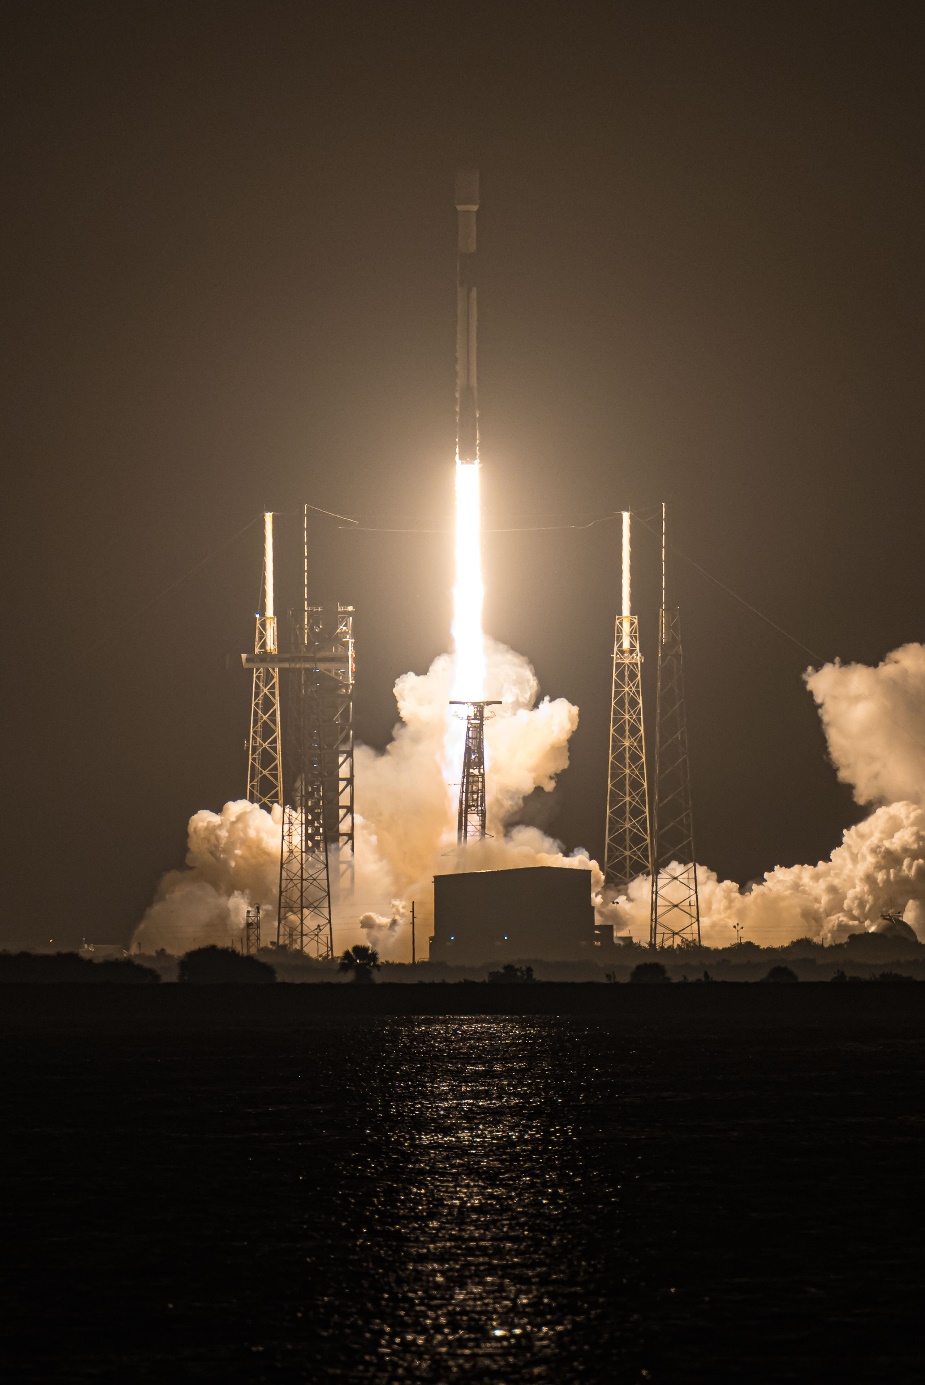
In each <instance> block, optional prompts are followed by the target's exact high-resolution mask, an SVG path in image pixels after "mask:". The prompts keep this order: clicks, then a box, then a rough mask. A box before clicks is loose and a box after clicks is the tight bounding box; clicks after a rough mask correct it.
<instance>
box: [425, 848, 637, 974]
mask: <svg viewBox="0 0 925 1385" xmlns="http://www.w3.org/2000/svg"><path fill="white" fill-rule="evenodd" d="M610 931H611V943H612V930H610ZM598 941H599V939H598V938H597V936H596V930H595V926H594V907H593V905H592V903H591V872H590V871H589V870H571V869H568V868H562V867H558V866H531V867H528V868H527V869H524V870H483V871H471V872H468V873H466V874H460V875H436V876H434V934H433V937H432V938H431V940H430V959H431V961H432V962H459V963H465V964H467V965H478V964H480V963H484V962H492V963H494V962H514V961H518V960H526V961H529V960H531V959H538V960H542V961H549V962H566V961H579V960H583V959H587V960H592V959H593V958H594V956H595V946H596V943H597V942H598Z"/></svg>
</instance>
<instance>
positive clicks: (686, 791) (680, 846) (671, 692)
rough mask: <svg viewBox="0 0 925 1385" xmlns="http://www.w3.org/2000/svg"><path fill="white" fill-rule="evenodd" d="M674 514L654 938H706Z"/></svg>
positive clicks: (659, 748) (660, 725) (659, 753)
mask: <svg viewBox="0 0 925 1385" xmlns="http://www.w3.org/2000/svg"><path fill="white" fill-rule="evenodd" d="M667 552H668V520H667V511H666V507H665V506H664V505H662V608H661V618H660V621H659V640H658V698H657V702H656V709H655V823H654V829H653V833H652V843H653V850H652V897H651V913H650V926H649V944H650V946H652V947H677V946H678V945H679V944H683V943H697V944H699V943H700V897H699V894H698V890H697V856H696V853H695V851H694V818H693V812H692V809H691V775H690V762H689V760H688V754H687V709H686V706H685V701H684V664H683V659H682V653H681V613H680V611H679V610H678V607H677V606H669V605H668V585H667V579H666V574H667Z"/></svg>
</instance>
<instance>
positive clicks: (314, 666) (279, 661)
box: [242, 506, 355, 957]
mask: <svg viewBox="0 0 925 1385" xmlns="http://www.w3.org/2000/svg"><path fill="white" fill-rule="evenodd" d="M308 509H309V507H308V506H306V507H305V511H304V517H303V593H302V595H303V601H302V608H301V610H300V611H299V612H296V613H292V618H291V621H290V626H291V648H290V650H289V652H288V653H280V652H279V651H278V650H277V651H267V650H263V651H258V652H256V653H254V654H245V655H242V661H243V663H244V666H245V667H246V668H253V669H255V670H257V669H261V668H268V669H273V670H276V671H278V670H280V669H283V670H285V671H286V675H287V680H288V698H287V709H286V717H285V720H284V727H285V737H284V742H285V743H284V746H283V749H284V751H285V759H286V783H287V785H288V786H289V787H288V788H287V797H286V802H285V806H284V808H283V823H282V841H281V847H280V873H279V882H280V890H279V910H278V914H277V942H278V943H282V944H284V945H286V946H288V947H292V948H295V949H297V950H298V951H301V952H310V953H313V954H315V955H317V956H321V957H330V956H333V951H334V940H333V930H332V924H331V904H332V885H333V892H336V891H338V890H339V889H342V890H346V891H349V890H351V889H352V884H353V852H354V820H353V804H354V774H353V685H354V678H355V668H354V645H353V614H354V612H353V607H352V606H341V605H338V606H337V607H336V608H327V607H322V606H310V605H309V604H308ZM332 856H333V857H334V859H335V862H336V868H335V870H334V871H333V872H332V870H331V857H332ZM332 875H333V880H332Z"/></svg>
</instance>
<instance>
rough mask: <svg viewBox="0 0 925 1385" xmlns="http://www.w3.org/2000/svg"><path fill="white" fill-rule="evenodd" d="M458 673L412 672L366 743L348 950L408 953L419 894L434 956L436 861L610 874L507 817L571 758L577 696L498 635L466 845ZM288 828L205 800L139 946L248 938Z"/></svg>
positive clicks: (462, 866)
mask: <svg viewBox="0 0 925 1385" xmlns="http://www.w3.org/2000/svg"><path fill="white" fill-rule="evenodd" d="M452 679H453V659H452V656H451V655H449V654H442V655H440V656H439V657H438V658H436V659H435V660H434V662H433V664H432V665H431V667H430V669H429V670H428V671H427V673H425V674H415V673H406V674H403V675H402V677H401V678H399V679H398V681H397V682H396V684H395V700H396V703H397V705H398V714H399V718H400V720H399V722H398V724H397V725H396V727H395V730H394V733H393V737H392V740H391V742H390V744H389V745H388V747H387V748H386V749H385V751H383V752H381V753H380V752H378V751H375V750H372V749H370V748H369V747H368V746H362V745H360V746H357V750H356V860H355V888H354V892H353V895H352V897H351V898H349V899H340V900H337V899H335V904H334V929H335V950H336V951H338V952H340V951H342V950H343V948H345V947H348V946H350V945H352V944H354V943H357V942H368V943H372V944H374V945H375V946H376V947H377V948H379V950H380V951H381V953H382V955H383V956H384V957H395V958H400V959H402V960H404V959H405V958H406V956H410V931H409V923H410V913H409V909H410V902H411V901H412V900H414V901H415V904H416V906H417V912H418V918H419V919H420V923H421V930H420V934H419V937H420V939H421V944H422V945H421V954H422V955H425V956H426V937H427V936H429V931H430V930H429V924H430V922H431V919H432V900H433V876H434V875H436V874H442V873H445V872H453V871H458V870H488V869H499V868H506V869H514V868H518V867H523V866H532V865H561V866H570V867H575V868H581V867H584V868H585V869H588V868H589V867H590V868H592V869H593V870H594V872H595V875H594V882H595V888H596V889H599V888H600V885H601V884H602V879H601V873H600V871H599V869H598V868H597V866H596V864H595V863H593V862H591V861H590V860H589V858H588V856H587V854H586V853H585V852H583V851H578V852H576V853H574V854H573V855H571V856H566V855H564V853H563V848H562V846H561V844H560V843H559V842H557V841H554V840H553V839H552V838H551V837H548V836H547V835H546V834H545V833H543V832H541V831H540V830H539V829H538V828H536V827H527V826H523V825H518V826H514V827H513V828H511V830H510V831H507V830H506V825H507V824H508V823H509V822H511V820H512V819H513V818H514V817H515V815H516V813H517V812H518V810H519V809H520V807H521V806H522V804H523V801H524V799H525V798H526V797H527V796H528V795H529V794H530V793H532V792H533V790H534V789H537V788H538V789H541V790H545V791H546V792H551V791H552V789H553V787H554V785H555V780H556V776H557V775H558V774H559V773H560V772H561V771H562V770H563V769H565V768H566V766H567V765H568V741H569V737H570V736H571V734H572V732H573V731H574V730H575V727H576V726H577V725H578V708H577V707H574V706H572V704H571V703H569V702H567V701H566V700H565V699H564V698H558V699H556V700H554V701H550V699H549V698H543V699H542V700H541V701H539V702H538V701H537V699H538V696H539V687H538V684H537V680H536V675H535V673H534V671H533V669H532V668H531V666H530V664H529V663H528V661H527V660H526V659H525V658H524V657H523V656H522V655H520V654H516V653H515V652H514V651H513V650H511V649H508V648H507V647H506V646H504V645H502V644H499V643H497V642H496V641H493V640H487V641H486V697H489V698H498V699H500V702H501V705H500V706H498V707H495V708H493V709H492V711H493V712H494V713H495V715H494V716H492V717H491V719H490V720H489V721H488V722H487V724H486V730H485V754H486V762H487V765H488V768H489V773H488V802H487V825H488V831H489V834H490V835H489V837H488V838H486V839H485V840H484V841H480V842H470V843H468V844H467V845H466V846H465V848H463V849H461V850H460V848H458V846H457V843H456V800H457V796H458V785H455V784H453V783H452V780H451V776H452V773H453V772H454V771H455V773H456V774H457V775H458V773H459V766H460V765H461V761H462V747H463V740H464V723H463V721H462V720H461V719H459V718H457V717H451V718H450V719H449V726H448V710H449V709H448V704H449V701H450V696H451V691H450V690H451V686H452ZM448 781H449V782H448ZM280 837H281V823H280V814H279V810H274V812H273V814H272V815H271V814H270V813H267V812H264V811H263V810H262V809H260V808H257V807H256V806H255V805H253V804H250V803H245V802H236V803H226V804H225V806H224V808H223V809H222V811H221V813H210V812H200V813H196V814H194V816H193V817H192V818H191V819H190V824H189V849H188V851H187V856H186V869H185V870H181V871H171V872H170V873H169V874H168V875H166V876H164V878H163V880H162V881H161V884H160V886H159V888H158V892H157V896H156V898H155V900H154V903H153V904H152V905H151V907H150V909H149V910H148V911H147V913H146V914H145V917H144V919H143V920H142V922H141V924H140V925H139V927H138V929H137V930H136V933H135V937H134V939H133V947H134V948H135V950H137V951H142V950H143V951H154V950H155V949H156V948H158V947H164V948H166V949H167V950H168V951H169V952H175V953H182V952H185V951H188V950H189V949H190V948H192V947H200V946H204V945H205V944H207V943H216V944H219V945H221V946H229V945H230V946H235V945H238V943H239V941H240V938H241V936H242V933H243V928H244V914H245V911H246V909H247V905H248V903H249V902H260V903H261V904H262V905H263V906H264V909H265V917H266V918H267V919H272V918H274V917H275V910H276V902H277V898H278V893H277V892H278V872H279V851H280ZM335 864H336V863H335V862H334V861H333V860H332V876H333V875H334V874H335V873H336V872H335ZM265 936H267V930H265ZM267 940H268V941H269V937H268V936H267Z"/></svg>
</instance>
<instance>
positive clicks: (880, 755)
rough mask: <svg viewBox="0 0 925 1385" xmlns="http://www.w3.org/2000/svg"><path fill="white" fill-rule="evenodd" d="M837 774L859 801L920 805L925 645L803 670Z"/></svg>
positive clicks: (924, 796) (924, 788)
mask: <svg viewBox="0 0 925 1385" xmlns="http://www.w3.org/2000/svg"><path fill="white" fill-rule="evenodd" d="M806 685H807V687H808V688H809V690H810V692H811V693H812V695H813V697H814V698H815V699H816V702H817V703H818V706H819V715H820V716H821V718H822V725H823V726H824V727H825V734H826V739H827V740H828V743H829V754H830V755H831V757H832V763H833V764H834V765H835V768H836V770H837V771H838V777H839V779H841V780H842V782H843V783H845V784H850V785H851V787H852V788H853V790H854V796H855V798H856V799H857V801H858V803H900V802H902V801H904V800H906V801H908V802H910V803H918V804H919V805H920V806H925V645H921V644H904V645H903V646H902V648H901V649H894V650H893V652H892V654H888V655H887V656H886V658H885V659H884V661H883V663H882V664H878V665H877V667H876V668H868V667H867V665H866V664H840V663H834V664H825V665H824V666H823V667H822V668H820V669H818V670H817V671H816V672H815V673H808V674H807V675H806Z"/></svg>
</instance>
